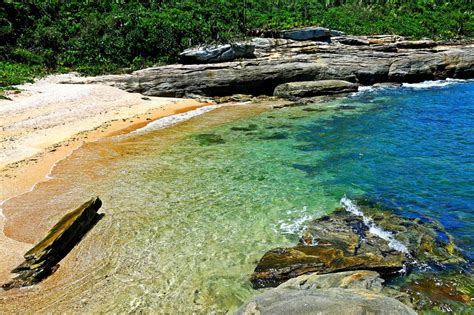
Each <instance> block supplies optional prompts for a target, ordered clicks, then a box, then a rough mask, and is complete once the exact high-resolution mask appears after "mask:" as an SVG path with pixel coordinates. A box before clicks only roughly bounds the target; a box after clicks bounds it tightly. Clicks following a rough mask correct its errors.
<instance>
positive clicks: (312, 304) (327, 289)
mask: <svg viewBox="0 0 474 315" xmlns="http://www.w3.org/2000/svg"><path fill="white" fill-rule="evenodd" d="M382 283H383V280H382V279H380V277H379V275H378V274H377V273H376V272H373V271H366V270H361V271H352V272H340V273H333V274H326V275H315V274H312V275H303V276H300V277H298V278H295V279H292V280H290V281H288V282H286V283H284V284H282V285H280V286H279V287H278V288H275V289H273V290H270V291H267V292H265V293H263V294H261V295H259V296H257V297H255V298H253V299H252V300H251V301H249V302H247V303H245V304H244V305H243V306H241V307H240V308H239V310H238V311H237V314H416V312H415V311H414V310H413V309H411V308H410V307H408V306H406V305H404V304H403V303H401V302H399V301H397V300H396V299H394V298H391V297H387V296H384V295H383V294H381V291H382Z"/></svg>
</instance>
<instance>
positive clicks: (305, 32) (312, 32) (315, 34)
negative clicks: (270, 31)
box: [280, 27, 331, 41]
mask: <svg viewBox="0 0 474 315" xmlns="http://www.w3.org/2000/svg"><path fill="white" fill-rule="evenodd" d="M280 37H282V38H287V39H292V40H298V41H301V40H316V41H326V40H329V38H330V37H331V30H330V29H327V28H325V27H305V28H298V29H291V30H284V31H281V32H280Z"/></svg>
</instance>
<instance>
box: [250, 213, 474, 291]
mask: <svg viewBox="0 0 474 315" xmlns="http://www.w3.org/2000/svg"><path fill="white" fill-rule="evenodd" d="M360 207H361V209H362V211H363V212H364V213H366V215H367V216H368V217H370V220H372V222H373V224H374V226H376V227H377V228H380V229H383V231H385V232H383V233H381V234H374V233H373V231H372V230H371V226H368V225H367V222H366V221H364V218H363V217H361V216H358V215H355V214H353V213H350V212H348V211H346V210H344V209H343V208H341V209H337V210H336V211H335V212H334V213H333V214H331V215H328V216H323V217H321V218H318V219H316V220H313V221H312V222H310V223H309V224H308V227H307V228H306V230H305V231H304V233H303V235H302V237H301V240H300V242H299V244H298V245H297V246H295V247H292V248H276V249H272V250H270V251H268V252H267V253H265V254H264V255H263V257H262V258H261V260H260V261H259V263H258V264H257V267H256V268H255V271H254V273H253V275H252V278H251V282H252V284H253V286H254V288H262V287H271V286H276V285H279V284H281V283H282V282H284V281H286V280H288V279H291V278H294V277H298V276H300V275H303V274H307V273H332V272H339V271H347V270H361V269H364V270H373V271H377V272H378V273H380V274H381V275H382V276H383V277H390V276H393V275H396V274H397V273H398V272H400V271H401V270H403V269H404V268H406V267H408V268H411V267H410V264H411V263H413V264H415V262H416V264H417V265H418V264H424V265H426V266H430V265H432V266H441V265H444V266H448V265H460V264H463V263H465V262H466V261H465V259H464V258H463V257H462V255H461V254H460V253H459V252H458V251H457V249H456V247H455V246H454V244H453V243H452V242H451V241H449V242H448V243H445V242H443V241H442V240H440V239H439V238H438V234H439V233H444V231H443V229H442V227H441V226H439V225H438V224H436V223H434V222H421V221H420V220H417V219H413V220H412V219H405V218H402V217H399V216H397V215H394V214H391V213H388V212H386V211H383V210H382V209H378V208H374V207H373V206H368V205H363V204H361V205H360ZM397 247H398V248H397Z"/></svg>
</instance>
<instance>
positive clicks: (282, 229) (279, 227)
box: [273, 207, 313, 235]
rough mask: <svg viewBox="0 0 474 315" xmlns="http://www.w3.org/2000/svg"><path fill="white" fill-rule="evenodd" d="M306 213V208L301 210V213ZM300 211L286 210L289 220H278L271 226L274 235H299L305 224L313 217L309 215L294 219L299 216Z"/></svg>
mask: <svg viewBox="0 0 474 315" xmlns="http://www.w3.org/2000/svg"><path fill="white" fill-rule="evenodd" d="M306 211H307V208H306V207H304V208H303V213H304V212H306ZM300 213H301V210H288V211H287V214H288V215H289V216H290V218H289V219H285V220H280V221H278V222H277V223H276V224H275V225H273V231H275V232H276V233H283V234H292V235H300V234H301V232H302V231H303V229H304V227H305V226H306V222H308V221H309V220H311V219H312V218H313V217H312V216H311V215H309V214H306V215H303V216H300V217H297V218H294V217H295V215H297V214H300Z"/></svg>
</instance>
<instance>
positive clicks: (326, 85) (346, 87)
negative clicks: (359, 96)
mask: <svg viewBox="0 0 474 315" xmlns="http://www.w3.org/2000/svg"><path fill="white" fill-rule="evenodd" d="M358 88H359V87H358V85H357V84H354V83H351V82H347V81H343V80H320V81H302V82H291V83H284V84H280V85H278V86H277V87H276V88H275V91H274V92H273V95H274V96H279V97H284V98H293V97H312V96H317V95H328V94H340V93H350V92H356V91H357V90H358Z"/></svg>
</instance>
